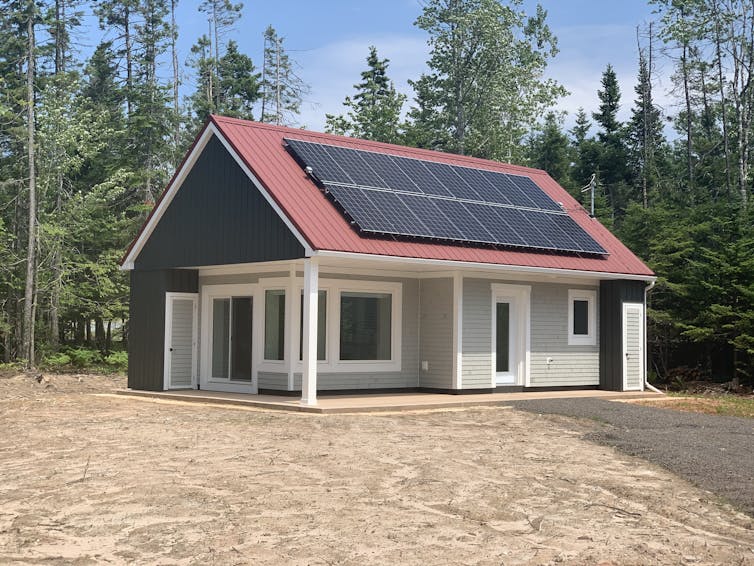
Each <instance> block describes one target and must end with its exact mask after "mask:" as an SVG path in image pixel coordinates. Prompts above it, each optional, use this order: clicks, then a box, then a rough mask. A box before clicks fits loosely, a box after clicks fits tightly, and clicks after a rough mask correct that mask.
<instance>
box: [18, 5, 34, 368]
mask: <svg viewBox="0 0 754 566" xmlns="http://www.w3.org/2000/svg"><path fill="white" fill-rule="evenodd" d="M27 9H28V19H27V23H26V33H27V35H28V38H27V41H28V44H27V50H28V54H27V55H28V63H27V65H26V105H27V113H26V127H27V140H26V143H27V146H28V155H29V157H28V159H29V234H28V241H27V247H26V249H27V255H26V260H27V265H26V287H25V291H24V324H23V341H22V348H21V349H22V353H21V355H22V357H23V358H24V359H25V360H26V368H27V369H33V368H34V308H33V306H34V305H33V302H34V281H35V279H36V266H37V259H36V251H37V173H36V165H35V162H34V157H35V155H34V153H35V150H34V143H35V141H34V134H35V125H34V120H35V116H34V73H35V62H36V61H35V58H36V54H35V51H36V45H35V37H34V18H35V16H36V13H35V12H36V10H35V4H34V2H33V0H32V1H30V2H29V3H28V8H27Z"/></svg>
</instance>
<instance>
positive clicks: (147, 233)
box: [121, 122, 312, 270]
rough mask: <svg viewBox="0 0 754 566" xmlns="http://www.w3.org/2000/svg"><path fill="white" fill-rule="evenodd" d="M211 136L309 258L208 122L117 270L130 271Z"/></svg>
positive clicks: (256, 181) (303, 240)
mask: <svg viewBox="0 0 754 566" xmlns="http://www.w3.org/2000/svg"><path fill="white" fill-rule="evenodd" d="M213 135H214V136H217V139H218V140H220V142H221V143H222V144H223V146H224V147H225V149H226V150H227V151H228V153H229V154H230V155H231V157H232V158H233V159H234V161H235V162H236V163H237V164H238V166H239V167H240V168H241V170H242V171H243V172H244V173H245V174H246V176H247V177H248V178H249V180H250V181H251V182H252V184H253V185H254V186H255V187H256V188H257V190H258V191H259V192H260V193H261V194H262V196H263V197H264V198H265V200H266V201H267V203H268V204H269V205H270V206H271V207H272V209H273V210H274V211H275V212H276V213H277V215H278V216H279V217H280V219H281V220H282V221H283V223H284V224H285V225H286V227H287V228H288V229H289V230H290V231H291V233H292V234H293V235H294V237H295V238H296V239H297V240H298V242H299V243H300V244H301V246H302V247H303V248H304V254H305V255H306V256H307V257H308V256H310V255H312V248H311V246H310V245H309V242H307V241H306V238H304V237H303V235H302V234H301V232H300V231H299V230H298V228H296V226H294V224H293V222H291V220H290V218H288V216H287V215H286V214H285V213H284V212H283V210H282V209H281V208H280V206H278V204H277V202H276V201H275V199H273V198H272V196H271V195H270V194H269V193H268V192H267V190H266V189H265V188H264V186H262V183H260V181H259V179H257V177H256V176H255V175H254V174H253V173H252V172H251V170H250V169H249V168H248V167H247V165H246V163H244V161H243V159H241V157H240V156H239V155H238V154H237V153H236V151H235V150H234V149H233V146H231V145H230V143H229V142H228V140H227V139H226V138H225V136H223V135H222V133H221V132H220V130H219V129H218V128H217V126H215V124H214V123H213V122H209V123H208V124H207V127H206V128H205V129H204V131H203V132H202V134H201V136H200V137H199V139H197V141H196V144H195V145H194V147H193V149H192V150H191V153H189V155H188V157H187V158H186V161H185V162H184V163H183V165H182V166H181V168H180V169H179V170H178V173H177V174H176V176H175V179H174V180H173V182H172V184H171V185H170V186H169V187H168V189H167V192H166V193H165V195H164V196H163V197H162V199H161V200H160V201H159V202H158V204H157V208H156V210H155V211H154V213H153V214H152V216H150V217H149V220H148V221H147V224H146V226H144V229H143V230H142V231H141V233H140V234H139V236H138V238H137V240H136V242H135V243H134V245H133V247H132V248H131V249H130V251H129V252H128V255H127V256H126V257H125V259H124V260H123V263H122V265H121V269H123V270H131V269H133V268H134V263H135V262H136V258H137V257H139V254H140V253H141V250H142V249H143V248H144V245H145V244H146V243H147V240H149V238H150V237H151V235H152V232H154V229H155V227H156V226H157V224H158V223H159V221H160V219H162V216H163V215H164V214H165V211H166V210H167V208H168V206H170V203H171V202H172V201H173V198H174V197H175V195H176V193H177V192H178V190H179V189H180V188H181V186H182V185H183V182H184V181H185V180H186V176H187V175H188V174H189V172H190V171H191V169H192V168H193V167H194V165H195V163H196V160H197V159H198V157H199V155H200V154H201V152H202V151H203V150H204V148H205V146H206V145H207V142H208V141H209V140H210V138H211V137H212V136H213Z"/></svg>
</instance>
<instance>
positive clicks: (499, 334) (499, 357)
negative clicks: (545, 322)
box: [492, 284, 531, 387]
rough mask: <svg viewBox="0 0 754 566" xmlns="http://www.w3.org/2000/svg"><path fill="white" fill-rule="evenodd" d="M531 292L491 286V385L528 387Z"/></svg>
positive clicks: (507, 286) (512, 287) (502, 285)
mask: <svg viewBox="0 0 754 566" xmlns="http://www.w3.org/2000/svg"><path fill="white" fill-rule="evenodd" d="M530 293H531V288H530V287H528V286H525V285H504V284H492V375H493V379H492V383H493V387H495V386H498V385H527V384H528V378H527V374H528V371H529V369H528V367H529V363H528V358H529V354H528V352H529V328H530V324H529V313H530V302H531V298H530Z"/></svg>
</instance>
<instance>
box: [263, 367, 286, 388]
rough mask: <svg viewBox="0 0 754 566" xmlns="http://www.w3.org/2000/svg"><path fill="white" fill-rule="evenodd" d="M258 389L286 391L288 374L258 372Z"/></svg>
mask: <svg viewBox="0 0 754 566" xmlns="http://www.w3.org/2000/svg"><path fill="white" fill-rule="evenodd" d="M257 379H258V386H257V387H258V388H259V389H278V390H280V391H286V390H287V389H288V374H287V373H277V372H273V371H260V372H259V373H258V374H257Z"/></svg>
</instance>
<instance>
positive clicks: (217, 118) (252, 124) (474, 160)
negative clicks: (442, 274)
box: [210, 114, 548, 175]
mask: <svg viewBox="0 0 754 566" xmlns="http://www.w3.org/2000/svg"><path fill="white" fill-rule="evenodd" d="M210 119H211V120H212V121H213V122H215V124H216V125H217V126H218V127H222V126H221V122H229V123H232V124H234V125H238V126H243V127H246V128H258V129H262V130H270V131H273V132H290V133H291V134H300V135H303V136H306V137H312V138H318V139H325V140H338V141H342V142H345V143H348V144H362V145H368V146H370V147H374V148H380V149H383V150H389V149H390V148H396V149H399V150H401V151H406V152H408V153H414V154H418V155H424V156H427V155H434V156H438V157H447V158H451V159H455V160H458V161H462V162H465V163H470V164H481V163H489V164H491V165H494V166H497V167H504V168H507V169H511V170H514V171H522V172H526V173H533V174H538V175H547V174H548V173H547V171H545V170H543V169H537V168H535V167H526V166H525V165H516V164H513V163H504V162H502V161H495V160H494V159H484V158H481V157H472V156H470V155H460V154H457V153H448V152H444V151H437V150H434V149H424V148H420V147H411V146H408V145H400V144H396V143H387V142H380V141H374V140H365V139H362V138H352V137H349V136H340V135H337V134H328V133H325V132H316V131H314V130H306V129H302V128H291V127H290V126H278V125H276V124H266V123H264V122H256V121H254V120H243V119H241V118H231V117H229V116H221V115H218V114H210ZM302 141H304V140H302Z"/></svg>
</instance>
